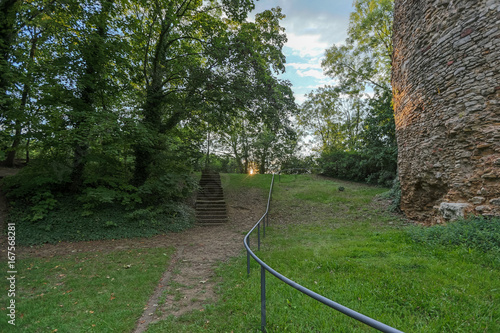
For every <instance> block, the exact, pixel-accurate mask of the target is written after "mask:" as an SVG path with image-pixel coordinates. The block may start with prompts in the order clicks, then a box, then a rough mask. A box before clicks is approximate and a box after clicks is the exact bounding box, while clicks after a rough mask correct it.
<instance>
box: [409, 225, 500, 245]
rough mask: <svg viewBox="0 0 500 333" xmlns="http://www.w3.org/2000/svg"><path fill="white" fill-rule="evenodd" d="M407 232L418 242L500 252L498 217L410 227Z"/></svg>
mask: <svg viewBox="0 0 500 333" xmlns="http://www.w3.org/2000/svg"><path fill="white" fill-rule="evenodd" d="M408 232H409V234H410V236H411V238H412V239H413V240H414V241H415V242H419V243H425V244H429V245H433V246H435V245H453V246H462V247H465V248H466V249H478V250H481V251H484V252H495V253H498V254H500V218H491V219H488V218H484V217H472V218H469V219H465V220H460V221H456V222H451V223H449V224H447V225H436V226H432V227H412V228H410V229H409V230H408Z"/></svg>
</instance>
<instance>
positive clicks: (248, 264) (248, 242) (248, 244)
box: [247, 237, 250, 276]
mask: <svg viewBox="0 0 500 333" xmlns="http://www.w3.org/2000/svg"><path fill="white" fill-rule="evenodd" d="M247 246H248V247H250V237H248V238H247ZM247 276H250V251H248V250H247Z"/></svg>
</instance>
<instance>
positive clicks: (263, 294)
mask: <svg viewBox="0 0 500 333" xmlns="http://www.w3.org/2000/svg"><path fill="white" fill-rule="evenodd" d="M260 330H261V331H262V332H264V333H265V332H267V331H266V269H265V268H264V266H262V265H261V266H260Z"/></svg>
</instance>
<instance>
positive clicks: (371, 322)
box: [243, 171, 402, 333]
mask: <svg viewBox="0 0 500 333" xmlns="http://www.w3.org/2000/svg"><path fill="white" fill-rule="evenodd" d="M280 173H281V171H280ZM274 176H275V174H274V173H273V177H272V180H271V186H270V188H269V196H268V199H267V207H266V212H265V213H264V215H262V217H261V218H260V219H259V221H258V222H257V223H256V224H255V225H254V226H253V228H252V229H250V231H249V232H248V233H247V234H246V236H245V238H244V239H243V243H244V244H245V248H246V250H247V274H248V275H250V257H252V258H253V259H254V260H255V261H256V262H257V263H258V264H259V265H260V316H261V318H260V319H261V322H260V329H261V331H262V332H266V271H268V272H269V273H271V274H272V275H274V276H275V277H277V278H278V279H280V280H281V281H283V282H285V283H286V284H288V285H289V286H291V287H293V288H295V289H297V290H298V291H300V292H301V293H303V294H306V295H307V296H309V297H311V298H314V299H315V300H317V301H319V302H321V303H323V304H325V305H327V306H329V307H331V308H333V309H335V310H337V311H339V312H341V313H343V314H345V315H347V316H349V317H351V318H354V319H356V320H358V321H360V322H362V323H364V324H366V325H368V326H371V327H373V328H375V329H377V330H379V331H381V332H387V333H397V332H399V333H402V331H400V330H397V329H395V328H393V327H391V326H388V325H386V324H384V323H381V322H379V321H377V320H375V319H372V318H370V317H368V316H365V315H363V314H361V313H359V312H356V311H354V310H351V309H349V308H348V307H345V306H343V305H341V304H339V303H336V302H334V301H332V300H330V299H328V298H326V297H324V296H322V295H320V294H318V293H315V292H314V291H312V290H310V289H307V288H306V287H303V286H301V285H300V284H298V283H296V282H295V281H293V280H290V279H289V278H287V277H286V276H284V275H282V274H280V273H278V272H277V271H275V270H274V269H273V268H271V267H270V266H269V265H267V264H266V263H265V262H264V261H262V260H261V259H260V258H259V257H257V256H256V255H255V253H253V251H252V250H251V249H250V235H251V234H252V232H253V231H254V230H255V229H257V239H258V240H257V242H258V249H259V250H260V228H261V224H262V231H263V236H265V233H266V226H269V208H270V206H271V200H272V194H273V187H274Z"/></svg>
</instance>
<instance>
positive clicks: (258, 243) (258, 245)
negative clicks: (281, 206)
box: [257, 222, 260, 251]
mask: <svg viewBox="0 0 500 333" xmlns="http://www.w3.org/2000/svg"><path fill="white" fill-rule="evenodd" d="M257 250H259V251H260V222H259V225H258V226H257Z"/></svg>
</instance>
